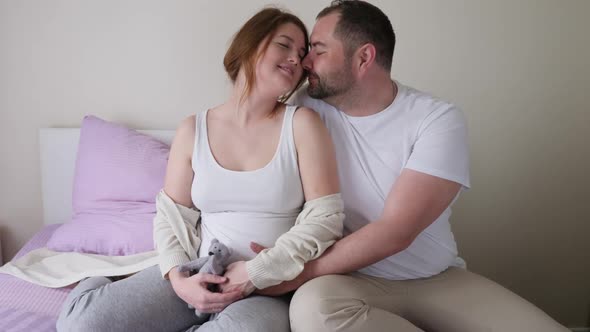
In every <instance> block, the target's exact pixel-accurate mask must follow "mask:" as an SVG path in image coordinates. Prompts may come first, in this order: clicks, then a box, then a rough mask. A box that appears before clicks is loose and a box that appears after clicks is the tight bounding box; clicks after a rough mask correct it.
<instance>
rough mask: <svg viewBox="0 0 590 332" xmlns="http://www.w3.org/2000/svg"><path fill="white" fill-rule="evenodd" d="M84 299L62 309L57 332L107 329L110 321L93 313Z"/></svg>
mask: <svg viewBox="0 0 590 332" xmlns="http://www.w3.org/2000/svg"><path fill="white" fill-rule="evenodd" d="M82 303H84V301H76V303H75V304H72V305H70V306H69V307H68V308H64V309H62V312H61V313H60V315H59V317H58V319H57V322H56V329H57V331H58V332H70V331H71V332H74V331H107V330H108V329H109V326H110V324H109V323H111V322H109V321H108V320H107V319H104V317H102V316H98V315H95V314H94V313H95V312H94V310H88V309H89V308H87V307H86V306H85V305H83V304H82Z"/></svg>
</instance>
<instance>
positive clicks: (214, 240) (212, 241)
mask: <svg viewBox="0 0 590 332" xmlns="http://www.w3.org/2000/svg"><path fill="white" fill-rule="evenodd" d="M214 243H219V240H218V239H213V240H211V244H214Z"/></svg>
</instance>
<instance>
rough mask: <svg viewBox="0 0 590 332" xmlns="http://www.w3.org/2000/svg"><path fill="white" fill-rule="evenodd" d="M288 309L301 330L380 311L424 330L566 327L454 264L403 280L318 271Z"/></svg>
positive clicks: (360, 322) (352, 324)
mask: <svg viewBox="0 0 590 332" xmlns="http://www.w3.org/2000/svg"><path fill="white" fill-rule="evenodd" d="M290 312H291V322H292V328H293V330H294V331H299V330H304V329H302V328H300V327H302V326H300V325H305V330H310V331H311V330H314V329H320V327H319V326H316V325H318V324H319V325H323V328H330V329H334V328H335V327H342V328H341V329H342V330H355V329H362V328H366V327H367V326H366V325H367V324H372V325H371V326H372V327H374V326H375V322H373V321H368V322H367V321H365V319H369V318H370V317H371V316H375V317H377V316H378V317H384V313H383V312H388V313H389V314H390V315H391V316H398V317H402V318H404V320H407V321H410V322H411V323H413V324H414V325H415V326H416V327H419V328H421V329H425V330H427V331H428V330H438V331H496V330H498V331H503V330H506V331H508V330H521V331H525V330H534V331H567V330H566V329H565V328H563V327H562V326H560V325H559V324H558V323H557V322H555V321H554V320H553V319H551V318H550V317H549V316H547V315H546V314H545V313H544V312H543V311H541V310H540V309H538V308H536V307H535V306H533V305H532V304H530V303H529V302H527V301H526V300H524V299H522V298H521V297H519V296H518V295H516V294H514V293H512V292H510V291H509V290H507V289H505V288H503V287H502V286H500V285H498V284H496V283H495V282H493V281H491V280H488V279H486V278H484V277H481V276H479V275H476V274H474V273H471V272H469V271H466V270H463V269H460V268H449V269H448V270H446V271H445V272H443V273H441V274H439V275H436V276H433V277H430V278H424V279H416V280H403V281H394V280H387V279H383V278H377V277H372V276H368V275H363V274H360V273H355V274H351V275H329V276H323V277H320V278H317V279H314V280H312V281H310V282H308V283H306V284H305V285H303V286H302V287H301V288H300V289H299V290H298V291H297V292H296V293H295V295H294V297H293V301H292V303H291V309H290ZM306 312H316V313H317V314H312V315H311V317H310V316H309V315H308V314H306ZM314 315H315V316H317V317H313V316H314ZM389 318H390V319H392V320H393V319H398V318H394V317H389ZM372 319H373V320H375V318H372ZM343 322H346V323H345V324H344V323H343ZM388 323H391V322H388ZM314 324H315V325H314ZM415 330H416V331H417V330H418V329H415Z"/></svg>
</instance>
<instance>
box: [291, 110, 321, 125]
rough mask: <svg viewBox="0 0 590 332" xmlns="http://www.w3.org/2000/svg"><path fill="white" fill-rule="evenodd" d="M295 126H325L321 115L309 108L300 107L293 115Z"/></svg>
mask: <svg viewBox="0 0 590 332" xmlns="http://www.w3.org/2000/svg"><path fill="white" fill-rule="evenodd" d="M293 124H294V125H295V126H299V127H315V126H318V125H322V126H323V122H322V119H321V118H320V115H319V114H318V113H317V112H316V111H314V110H312V109H311V108H309V107H305V106H299V107H297V110H296V111H295V114H294V115H293ZM309 129H310V128H309Z"/></svg>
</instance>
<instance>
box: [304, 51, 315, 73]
mask: <svg viewBox="0 0 590 332" xmlns="http://www.w3.org/2000/svg"><path fill="white" fill-rule="evenodd" d="M312 64H313V61H311V53H307V55H306V56H305V58H303V60H302V61H301V65H302V66H303V69H305V70H311V68H312Z"/></svg>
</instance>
